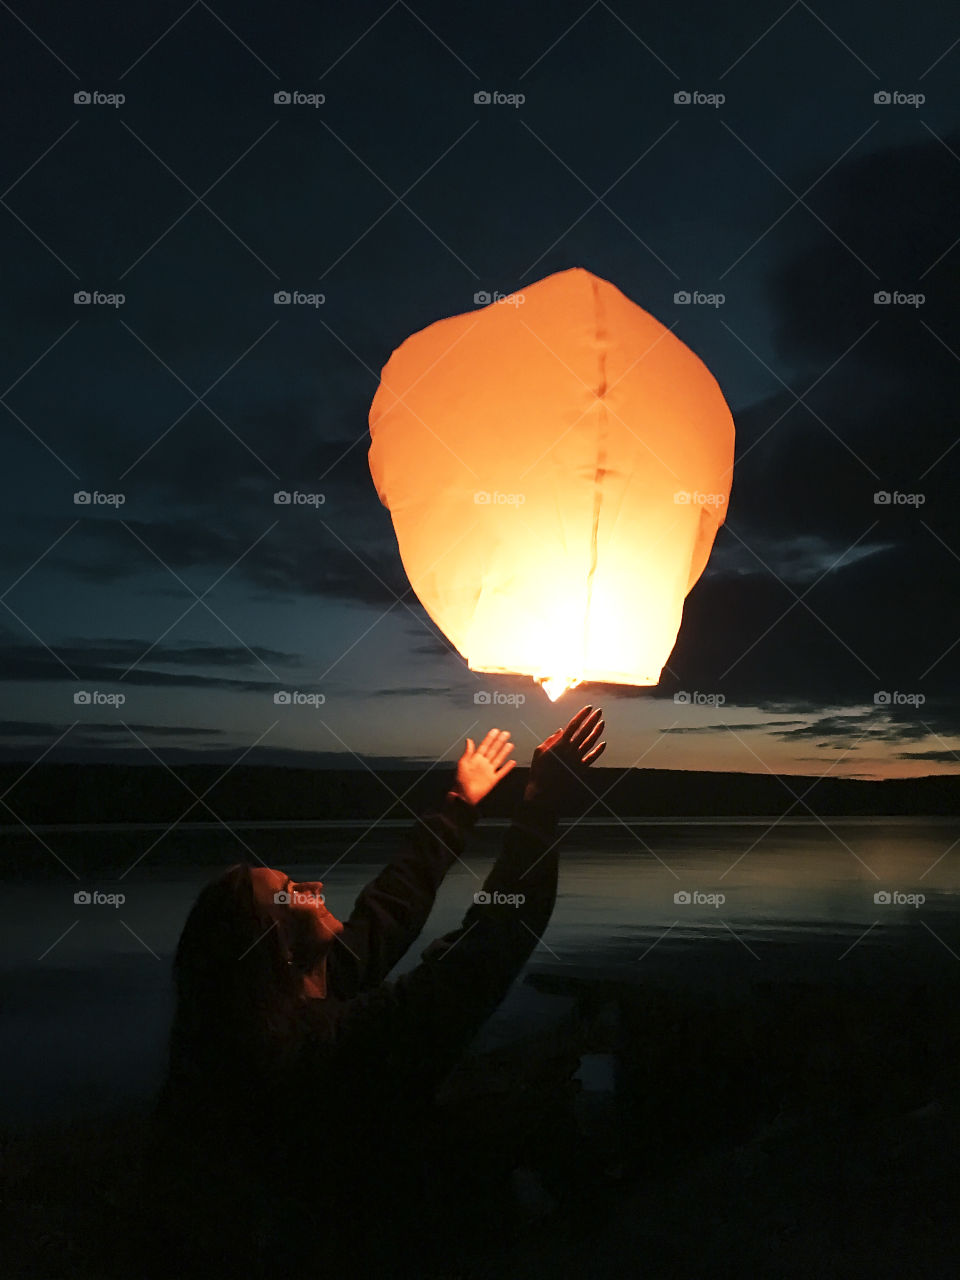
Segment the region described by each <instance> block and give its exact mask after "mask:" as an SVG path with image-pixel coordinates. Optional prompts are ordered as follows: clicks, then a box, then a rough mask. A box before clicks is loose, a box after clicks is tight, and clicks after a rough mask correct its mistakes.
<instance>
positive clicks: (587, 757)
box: [583, 742, 607, 764]
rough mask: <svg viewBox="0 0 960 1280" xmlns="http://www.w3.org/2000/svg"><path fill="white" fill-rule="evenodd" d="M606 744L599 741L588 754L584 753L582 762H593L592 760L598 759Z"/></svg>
mask: <svg viewBox="0 0 960 1280" xmlns="http://www.w3.org/2000/svg"><path fill="white" fill-rule="evenodd" d="M606 746H607V744H606V743H605V742H601V743H600V745H599V746H598V747H594V748H593V750H592V751H591V752H590V753H589V754H588V755H585V756H584V757H583V763H584V764H593V762H594V760H599V758H600V757H601V756H602V755H603V753H604V750H605V749H606Z"/></svg>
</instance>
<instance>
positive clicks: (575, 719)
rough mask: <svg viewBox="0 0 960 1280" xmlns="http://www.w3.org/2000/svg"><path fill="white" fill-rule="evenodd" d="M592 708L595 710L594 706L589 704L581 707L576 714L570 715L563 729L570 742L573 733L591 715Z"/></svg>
mask: <svg viewBox="0 0 960 1280" xmlns="http://www.w3.org/2000/svg"><path fill="white" fill-rule="evenodd" d="M592 710H593V707H592V706H589V705H588V706H586V707H581V708H580V710H579V711H578V712H577V714H576V715H575V716H571V717H570V719H569V720H568V721H567V724H566V728H565V729H564V731H563V733H564V736H565V737H566V739H567V741H568V742H569V741H571V739H572V738H573V735H574V734H575V733H576V731H577V730H578V729H579V728H580V726H581V725H582V724H583V722H584V720H586V718H587V716H589V714H590V712H591V711H592Z"/></svg>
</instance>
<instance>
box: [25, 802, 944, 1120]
mask: <svg viewBox="0 0 960 1280" xmlns="http://www.w3.org/2000/svg"><path fill="white" fill-rule="evenodd" d="M36 830H37V834H38V835H39V836H40V837H41V838H42V840H43V842H44V844H45V845H46V846H48V852H49V868H48V867H46V866H45V867H44V873H43V874H38V875H37V876H36V877H32V878H31V877H27V878H17V879H13V878H9V877H8V878H7V879H6V880H4V881H2V882H0V938H2V942H0V978H2V983H3V993H4V994H3V1005H2V1009H3V1022H4V1040H5V1044H6V1046H7V1049H6V1052H5V1054H4V1055H3V1058H2V1062H0V1123H4V1124H12V1123H19V1122H23V1121H32V1120H40V1119H43V1118H45V1117H49V1116H51V1115H53V1114H56V1115H65V1114H71V1113H74V1112H77V1111H80V1110H86V1109H89V1108H91V1107H96V1108H99V1107H102V1106H107V1105H109V1104H110V1103H111V1102H113V1101H115V1100H120V1099H126V1098H131V1097H137V1096H143V1095H145V1094H147V1093H148V1092H149V1091H150V1090H151V1089H152V1088H153V1087H154V1086H155V1084H156V1081H157V1079H158V1077H159V1072H160V1067H161V1063H162V1055H163V1046H164V1037H165V1034H166V1029H167V1025H168V1022H169V1017H170V1002H169V965H170V959H171V956H172V954H173V950H174V948H175V945H176V941H177V937H178V934H179V931H180V928H181V926H182V924H183V921H184V919H185V917H186V914H187V911H188V910H189V907H190V905H191V903H192V901H193V899H194V897H195V896H196V894H197V892H198V890H199V888H200V887H201V885H202V884H203V883H205V881H206V880H207V879H209V878H210V876H211V875H212V874H215V873H216V871H217V870H218V869H222V868H223V867H225V866H228V865H230V864H231V863H233V862H236V861H238V860H239V859H241V858H242V857H253V856H254V855H258V856H259V857H261V858H262V859H263V860H264V861H265V862H266V863H267V864H268V865H271V866H277V867H281V868H284V869H290V870H291V871H292V873H293V874H294V878H295V879H296V878H301V879H321V880H323V881H324V892H325V894H326V897H327V902H328V904H329V905H330V907H331V909H332V910H333V911H334V912H335V913H336V914H339V915H342V916H345V915H347V914H349V910H350V907H351V905H352V903H353V900H354V899H355V897H356V895H357V894H358V893H359V891H360V889H361V888H362V887H363V885H364V884H365V883H367V881H368V880H369V879H370V878H371V877H372V876H373V875H374V874H376V871H377V870H378V869H379V867H380V866H382V865H383V864H384V863H385V862H387V861H388V860H389V859H390V857H391V856H392V855H393V853H394V852H395V851H396V850H397V849H398V848H399V846H400V843H401V841H402V839H403V824H399V826H398V827H397V828H394V827H389V828H388V827H385V826H381V827H379V828H377V829H376V830H375V831H374V832H373V833H372V834H371V833H366V834H364V830H363V827H362V825H358V826H357V828H356V829H348V828H346V827H343V826H341V827H331V826H329V825H328V824H313V825H310V826H287V825H285V824H282V823H274V824H269V825H266V826H264V825H257V826H244V825H242V824H240V825H235V827H234V830H235V832H236V835H231V834H230V833H228V832H226V831H224V830H223V829H222V828H220V829H216V830H212V829H207V828H189V829H182V828H181V829H178V831H177V832H176V833H174V834H173V835H171V836H169V837H167V838H165V839H163V840H160V841H158V842H157V840H158V836H159V835H160V833H161V832H162V830H163V828H160V827H158V828H148V827H136V828H134V827H129V828H125V829H122V830H118V829H109V830H107V829H103V830H95V829H91V828H87V829H85V830H79V829H76V828H37V829H36ZM502 835H503V828H502V827H500V826H497V825H488V824H484V826H483V827H481V828H478V829H477V830H476V831H475V833H474V836H473V837H472V838H471V845H470V849H469V850H468V852H467V855H466V859H465V862H466V865H465V866H461V865H459V864H455V865H454V868H453V870H452V871H451V872H450V873H449V875H448V877H447V879H446V881H445V883H444V885H443V887H442V889H441V892H440V894H439V896H438V899H437V903H436V907H435V909H434V912H433V915H432V916H431V919H430V921H429V923H428V925H427V927H426V929H425V930H424V934H423V942H422V943H419V944H415V945H414V947H413V948H411V951H410V952H409V954H408V955H407V957H406V958H405V959H404V961H403V962H402V963H401V964H400V965H399V966H398V967H397V970H396V972H397V973H400V972H402V971H404V970H405V969H409V968H411V967H412V966H413V965H415V964H417V963H418V961H419V953H420V951H421V950H422V947H423V946H425V945H426V943H427V942H428V941H429V940H430V939H431V938H433V937H436V936H437V935H438V934H440V933H443V932H446V931H447V930H449V929H452V928H455V927H456V925H457V924H458V923H459V920H460V918H461V916H462V915H463V912H464V911H465V910H466V908H467V907H468V906H469V905H470V902H471V899H472V894H473V893H474V891H475V890H476V889H478V888H479V887H480V885H481V882H482V879H483V877H484V876H485V874H486V872H487V870H488V869H489V867H490V865H491V863H492V860H493V858H494V857H495V856H496V851H497V847H498V843H499V841H500V840H501V839H502ZM23 838H24V833H23V832H22V829H21V831H20V832H19V833H15V832H12V831H10V829H9V828H8V829H7V830H6V831H3V832H0V841H2V842H3V843H2V847H4V848H5V849H12V848H13V847H14V843H15V842H18V841H21V840H22V839H23ZM155 842H156V843H155ZM562 849H563V851H562V855H561V872H560V896H559V899H558V902H557V907H556V910H555V912H554V915H553V919H552V921H551V923H550V926H549V929H548V930H547V932H546V934H545V935H544V937H543V939H542V943H541V944H540V945H539V946H538V947H537V949H536V950H535V952H534V954H533V957H532V959H531V962H530V966H529V970H528V974H525V975H523V977H522V978H521V980H520V981H519V982H518V983H517V984H516V985H515V987H514V989H513V991H512V992H511V994H510V996H509V997H508V999H507V1000H506V1001H505V1002H504V1004H503V1006H502V1007H501V1009H500V1010H499V1011H498V1012H497V1014H496V1015H495V1016H494V1017H493V1018H492V1019H491V1020H490V1022H489V1023H488V1024H487V1026H486V1028H485V1029H484V1032H483V1034H482V1036H481V1038H480V1040H479V1042H478V1046H479V1047H485V1046H487V1045H489V1044H493V1043H497V1042H502V1041H503V1040H506V1039H510V1038H511V1037H513V1036H515V1035H517V1034H519V1033H523V1032H525V1031H527V1030H529V1029H532V1028H534V1027H536V1026H538V1025H541V1024H545V1023H548V1022H550V1021H551V1020H553V1019H554V1018H556V1017H557V1016H558V1015H559V1014H561V1013H562V1012H564V1011H565V1010H566V1009H567V1008H568V1007H569V1000H568V999H564V998H561V997H558V996H553V997H548V996H543V995H540V994H538V993H537V992H535V991H534V990H533V989H532V988H531V987H530V986H529V985H528V984H526V983H525V981H524V978H526V977H527V976H528V975H529V972H530V971H539V972H541V973H549V974H553V975H562V976H568V977H569V976H575V975H577V974H583V973H587V972H592V973H599V972H605V973H609V974H611V975H616V976H619V977H628V978H631V979H633V980H636V981H637V982H646V983H656V984H658V985H661V984H667V985H670V984H674V985H678V984H682V985H684V986H693V987H701V988H707V987H709V986H714V985H716V984H721V985H724V986H731V985H732V986H737V985H742V986H743V987H744V989H746V985H747V984H749V983H750V982H753V981H757V980H760V979H764V980H771V981H779V980H784V981H786V980H790V979H796V978H802V979H808V980H814V981H818V982H820V981H822V982H829V983H834V984H836V983H853V984H857V983H871V984H876V983H885V982H902V981H916V980H919V981H930V982H949V983H954V982H958V981H960V896H958V895H960V819H953V818H951V819H927V820H918V819H873V820H863V819H855V820H854V819H836V820H830V824H829V827H826V826H824V825H822V824H821V823H820V822H818V821H816V820H814V819H810V820H808V821H807V820H804V821H790V820H785V821H783V822H780V823H777V824H776V825H774V826H772V828H771V823H770V822H769V821H764V820H758V821H748V822H733V821H726V822H677V823H669V824H666V823H662V822H649V821H645V822H640V823H630V824H629V829H628V828H627V827H624V826H620V825H617V824H612V825H611V824H589V823H584V824H580V825H579V826H578V827H577V828H576V830H573V831H570V832H569V833H568V834H567V835H566V836H565V837H564V841H563V846H562ZM40 852H41V854H43V853H44V851H43V849H42V848H41V850H40ZM57 858H60V859H62V860H63V862H64V863H66V865H67V866H68V867H70V868H71V869H72V870H73V871H75V872H76V874H77V876H78V877H79V879H77V880H75V879H74V878H73V876H71V875H70V873H69V872H68V871H67V870H66V869H64V868H63V867H62V866H61V864H60V863H58V861H57ZM134 863H135V865H132V864H134ZM105 864H106V865H110V866H111V869H112V875H111V876H105V875H103V874H102V873H97V872H95V871H94V870H93V868H94V867H96V866H103V865H105ZM131 867H132V869H131ZM294 868H296V870H294ZM78 889H84V890H87V891H90V892H93V891H99V892H100V893H103V894H120V893H122V894H123V895H124V896H125V901H124V902H123V904H122V905H121V906H112V905H107V904H103V905H96V904H93V903H91V904H85V905H77V904H75V903H74V900H73V895H74V893H75V892H76V891H77V890H78ZM678 894H680V895H687V897H688V899H689V900H684V899H683V898H682V897H681V898H680V899H678V898H677V897H676V895H678ZM877 894H880V895H888V899H889V900H883V898H881V899H880V900H877V899H876V895H877Z"/></svg>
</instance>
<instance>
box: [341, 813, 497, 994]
mask: <svg viewBox="0 0 960 1280" xmlns="http://www.w3.org/2000/svg"><path fill="white" fill-rule="evenodd" d="M476 817H477V814H476V807H475V806H474V805H471V804H469V803H468V802H467V801H466V800H464V799H463V798H462V797H461V796H460V795H458V794H457V793H456V792H453V791H448V792H447V794H446V796H445V798H444V800H443V802H442V804H441V805H440V806H439V807H438V809H437V810H436V811H435V812H431V813H427V814H424V815H423V816H422V817H420V818H418V819H417V821H416V823H415V825H414V826H413V828H412V830H411V831H410V833H409V836H408V839H407V844H406V847H405V848H404V850H403V852H402V853H400V855H399V856H398V857H397V858H395V859H394V861H393V862H391V863H390V864H389V865H388V866H386V867H385V868H384V869H383V871H381V872H380V874H379V875H378V876H377V877H376V878H375V879H374V880H371V882H370V883H369V884H368V885H367V886H366V887H365V888H364V889H363V890H362V892H361V893H360V895H359V896H358V898H357V900H356V903H355V904H354V908H353V911H352V913H351V915H350V917H349V919H348V920H346V921H345V922H344V926H343V930H342V931H341V932H340V933H339V934H338V935H337V936H336V938H335V940H334V942H333V944H332V946H331V949H330V952H329V954H328V956H327V987H328V990H329V992H330V994H331V995H333V996H335V997H336V998H338V999H341V1000H346V999H349V998H350V997H352V996H355V995H358V994H360V993H361V992H362V991H364V990H366V989H368V988H370V987H376V986H379V984H380V983H381V982H383V980H384V979H385V978H386V976H387V974H388V973H389V972H390V970H391V969H392V968H393V967H394V965H395V964H397V962H398V961H399V960H401V959H402V958H403V956H404V955H405V954H406V952H407V951H408V950H409V948H410V946H411V944H412V943H413V942H414V941H415V940H416V939H417V938H418V937H419V935H420V932H421V930H422V929H423V926H424V925H425V924H426V922H427V919H428V917H429V915H430V912H431V911H432V909H433V904H434V901H435V899H436V896H437V890H438V889H439V887H440V884H441V883H442V881H443V877H444V876H445V875H446V873H447V871H448V870H449V869H450V866H451V865H452V863H453V860H454V858H456V857H459V855H460V854H461V853H462V852H463V845H464V839H465V837H466V833H467V831H468V830H469V829H470V828H471V827H472V826H473V824H474V823H475V822H476Z"/></svg>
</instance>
